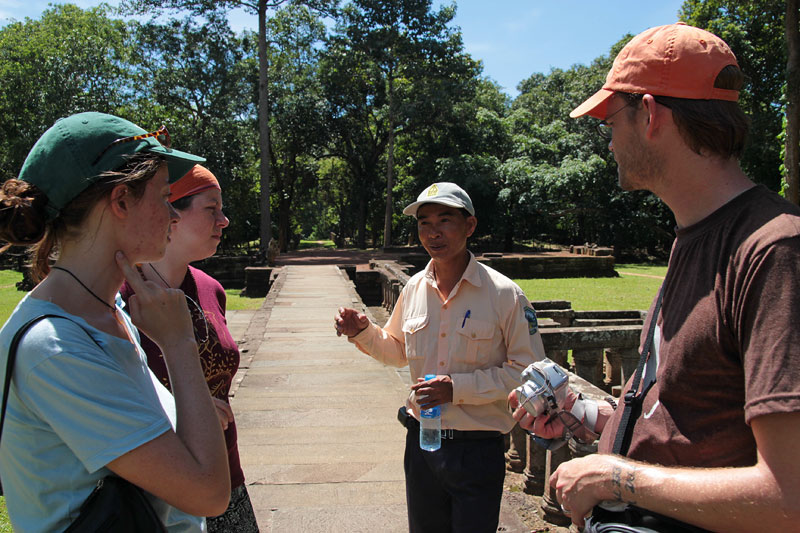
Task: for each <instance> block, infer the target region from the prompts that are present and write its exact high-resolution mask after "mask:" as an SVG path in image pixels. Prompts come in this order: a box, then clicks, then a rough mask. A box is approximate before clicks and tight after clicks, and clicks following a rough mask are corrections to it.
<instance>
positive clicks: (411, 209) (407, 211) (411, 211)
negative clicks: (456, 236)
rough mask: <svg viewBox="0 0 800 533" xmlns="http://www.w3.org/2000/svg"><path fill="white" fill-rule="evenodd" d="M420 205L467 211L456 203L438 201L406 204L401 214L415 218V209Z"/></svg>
mask: <svg viewBox="0 0 800 533" xmlns="http://www.w3.org/2000/svg"><path fill="white" fill-rule="evenodd" d="M422 204H440V205H446V206H447V207H455V208H456V209H467V208H466V207H464V206H463V205H462V204H459V203H456V202H448V201H447V200H439V199H431V200H418V201H416V202H414V203H413V204H408V205H407V206H406V208H405V209H403V214H404V215H408V216H411V217H416V216H417V209H419V206H421V205H422ZM467 212H469V209H467ZM473 216H474V215H473Z"/></svg>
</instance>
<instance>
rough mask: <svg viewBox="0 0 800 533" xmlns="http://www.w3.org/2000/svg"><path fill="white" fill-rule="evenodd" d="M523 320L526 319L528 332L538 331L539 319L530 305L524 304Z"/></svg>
mask: <svg viewBox="0 0 800 533" xmlns="http://www.w3.org/2000/svg"><path fill="white" fill-rule="evenodd" d="M524 310H525V320H527V321H528V333H529V334H530V335H535V334H536V332H537V331H539V321H538V320H536V311H534V310H533V308H532V307H529V306H527V305H526V306H525V308H524Z"/></svg>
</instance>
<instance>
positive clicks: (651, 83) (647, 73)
mask: <svg viewBox="0 0 800 533" xmlns="http://www.w3.org/2000/svg"><path fill="white" fill-rule="evenodd" d="M728 65H734V66H737V67H738V66H739V65H738V63H737V62H736V56H734V55H733V52H732V51H731V49H730V47H729V46H728V45H727V44H726V43H725V41H723V40H722V39H720V38H719V37H717V36H716V35H714V34H713V33H710V32H707V31H706V30H701V29H700V28H695V27H694V26H688V25H687V24H686V23H684V22H677V23H675V24H669V25H667V26H657V27H655V28H650V29H649V30H645V31H643V32H642V33H640V34H639V35H637V36H636V37H634V38H633V39H631V41H630V42H629V43H628V44H626V45H625V47H624V48H623V49H622V50H620V52H619V54H617V57H616V59H614V65H613V66H612V67H611V70H610V71H609V72H608V76H606V82H605V84H604V85H603V88H602V89H600V90H599V91H597V92H596V93H594V94H593V95H592V96H590V97H589V98H588V99H587V100H586V101H585V102H583V103H582V104H581V105H579V106H578V107H576V108H575V109H573V110H572V112H571V113H570V114H569V116H570V117H572V118H578V117H582V116H583V115H589V116H592V117H595V118H599V119H601V120H602V119H604V118H606V106H607V105H608V99H609V98H611V96H612V95H613V94H614V93H615V92H623V93H631V94H652V95H654V96H672V97H674V98H687V99H692V100H728V101H731V102H736V101H737V100H739V91H735V90H730V89H718V88H716V87H714V81H715V80H716V79H717V75H718V74H719V73H720V71H721V70H722V69H723V68H725V67H727V66H728Z"/></svg>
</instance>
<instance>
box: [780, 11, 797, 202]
mask: <svg viewBox="0 0 800 533" xmlns="http://www.w3.org/2000/svg"><path fill="white" fill-rule="evenodd" d="M799 9H800V5H798V0H786V46H787V51H788V53H787V56H788V59H787V61H786V140H785V143H786V144H785V154H784V159H783V166H784V167H785V168H786V170H785V172H786V184H787V188H786V198H787V199H788V200H789V201H790V202H792V203H793V204H795V205H800V23H798V18H800V17H799V16H798V10H799Z"/></svg>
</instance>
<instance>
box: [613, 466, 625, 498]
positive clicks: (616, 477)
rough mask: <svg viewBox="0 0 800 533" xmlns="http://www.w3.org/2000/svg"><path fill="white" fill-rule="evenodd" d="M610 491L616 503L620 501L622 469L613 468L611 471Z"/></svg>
mask: <svg viewBox="0 0 800 533" xmlns="http://www.w3.org/2000/svg"><path fill="white" fill-rule="evenodd" d="M611 487H612V488H611V490H612V491H613V492H614V498H616V500H617V501H618V502H621V501H622V468H620V467H618V466H615V467H614V468H613V469H612V470H611Z"/></svg>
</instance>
